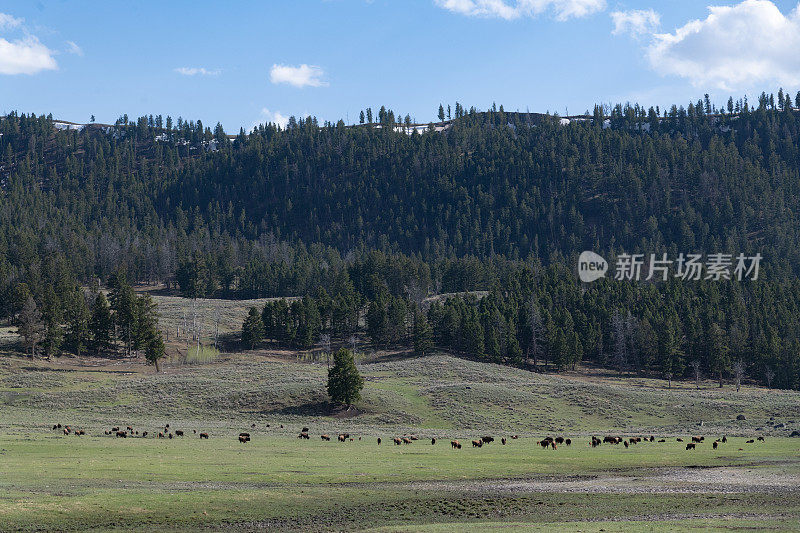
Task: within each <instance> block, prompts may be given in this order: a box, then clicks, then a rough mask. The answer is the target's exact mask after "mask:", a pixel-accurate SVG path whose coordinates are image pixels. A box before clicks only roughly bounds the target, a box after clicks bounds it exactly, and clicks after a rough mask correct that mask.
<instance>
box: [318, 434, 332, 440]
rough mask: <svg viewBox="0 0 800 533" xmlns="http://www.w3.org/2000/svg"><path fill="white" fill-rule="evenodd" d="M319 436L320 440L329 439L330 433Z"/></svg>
mask: <svg viewBox="0 0 800 533" xmlns="http://www.w3.org/2000/svg"><path fill="white" fill-rule="evenodd" d="M319 438H321V439H322V440H331V436H330V435H320V436H319Z"/></svg>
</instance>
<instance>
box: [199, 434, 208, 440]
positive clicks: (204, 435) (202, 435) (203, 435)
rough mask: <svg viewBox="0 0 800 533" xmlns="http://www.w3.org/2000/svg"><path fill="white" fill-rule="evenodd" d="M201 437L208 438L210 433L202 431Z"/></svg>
mask: <svg viewBox="0 0 800 533" xmlns="http://www.w3.org/2000/svg"><path fill="white" fill-rule="evenodd" d="M200 438H201V439H206V440H208V433H200Z"/></svg>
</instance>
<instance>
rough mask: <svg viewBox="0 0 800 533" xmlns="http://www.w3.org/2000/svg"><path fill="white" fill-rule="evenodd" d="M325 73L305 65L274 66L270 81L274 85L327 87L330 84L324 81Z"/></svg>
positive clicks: (317, 68) (270, 72) (271, 70)
mask: <svg viewBox="0 0 800 533" xmlns="http://www.w3.org/2000/svg"><path fill="white" fill-rule="evenodd" d="M324 75H325V72H324V71H323V70H322V69H321V68H320V67H317V66H314V65H306V64H305V63H304V64H302V65H300V66H298V67H294V66H291V65H278V64H275V65H272V69H270V71H269V79H270V81H271V82H272V83H274V84H280V83H286V84H288V85H292V86H293V87H298V88H302V87H327V86H328V82H326V81H323V80H322V77H323V76H324Z"/></svg>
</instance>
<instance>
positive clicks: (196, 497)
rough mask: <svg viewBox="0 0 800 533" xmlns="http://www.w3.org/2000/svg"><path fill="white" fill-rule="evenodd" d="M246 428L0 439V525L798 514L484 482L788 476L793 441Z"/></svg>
mask: <svg viewBox="0 0 800 533" xmlns="http://www.w3.org/2000/svg"><path fill="white" fill-rule="evenodd" d="M251 433H252V434H253V440H252V442H250V443H248V444H245V445H241V444H239V443H238V442H236V441H235V439H234V438H233V435H215V434H212V438H211V439H210V440H208V441H200V440H199V439H197V438H195V437H194V436H193V434H192V435H191V436H189V437H186V438H183V439H180V438H176V439H172V440H168V439H164V440H157V439H115V438H111V437H91V436H90V437H83V438H81V437H75V436H66V437H65V436H55V435H53V434H52V432H50V433H44V434H42V433H41V432H38V433H35V434H29V435H26V434H18V435H4V436H2V437H0V454H1V455H0V457H1V458H2V462H0V465H1V466H0V489H2V490H0V494H2V497H0V524H6V526H7V527H9V528H14V529H16V528H26V527H34V526H36V527H38V528H45V529H47V528H50V527H59V528H66V529H69V528H72V527H76V528H83V527H91V528H108V527H111V526H113V525H114V524H117V525H124V526H125V528H131V529H136V528H147V527H152V526H155V525H162V526H163V525H166V526H169V527H176V528H183V527H187V528H191V527H193V526H196V525H198V524H204V525H209V526H219V527H221V526H222V525H223V524H224V523H228V522H233V523H235V524H238V525H241V526H244V525H246V524H248V523H262V524H263V523H270V524H273V525H276V526H279V527H280V528H288V529H291V528H294V527H297V528H299V529H306V527H308V526H310V525H311V524H316V523H319V522H320V521H322V523H323V524H324V525H325V526H327V527H330V528H332V529H338V528H352V527H354V526H356V525H359V526H364V527H372V526H377V525H382V524H383V525H385V524H395V525H397V526H403V525H405V526H413V527H412V529H414V528H417V527H419V526H420V525H422V524H437V523H440V522H442V523H443V524H445V525H441V526H439V527H442V528H445V529H446V528H447V527H449V526H452V524H449V526H448V525H447V524H448V523H450V522H453V521H457V522H461V523H471V522H480V521H486V520H492V521H498V519H499V521H500V522H501V523H502V522H504V521H506V520H514V519H515V518H516V519H524V520H529V521H532V522H533V523H536V522H540V521H544V522H552V521H558V520H569V521H575V520H580V521H581V523H582V525H583V521H585V520H595V519H597V518H606V519H607V518H615V519H617V518H620V519H631V520H636V518H637V517H642V516H651V515H652V516H671V515H680V514H681V513H684V514H685V513H687V512H690V514H691V515H692V517H694V518H698V516H697V515H700V516H699V518H700V519H703V516H704V515H707V516H708V518H707V520H712V521H713V520H717V519H718V518H717V517H719V516H722V517H723V518H721V519H720V520H722V521H723V522H721V523H724V521H726V520H728V521H729V520H730V519H731V518H730V517H731V516H733V517H734V518H735V517H737V516H741V515H742V513H746V512H751V513H758V514H765V513H766V514H767V515H769V516H770V517H771V518H770V519H772V520H775V521H778V522H780V521H781V520H782V519H783V517H786V516H787V515H788V516H789V517H791V518H795V519H796V518H798V517H800V512H799V511H800V494H797V493H796V492H786V493H783V494H778V493H771V492H769V491H765V492H763V493H759V492H756V493H750V494H720V493H707V494H706V493H700V494H689V493H681V491H684V490H687V487H690V486H691V484H690V483H687V482H685V481H681V479H679V478H676V479H674V480H671V481H670V482H669V483H670V485H671V486H672V487H673V489H675V492H676V494H658V495H654V494H650V493H648V492H643V493H638V492H634V493H627V492H620V493H607V494H605V493H599V494H591V493H589V494H580V493H559V492H550V491H547V490H546V489H547V487H543V489H544V490H543V491H537V492H525V491H523V492H519V493H508V492H506V491H505V490H503V489H493V488H492V487H493V485H494V484H496V483H498V481H496V480H502V479H506V480H511V482H514V480H531V482H532V483H537V482H545V483H547V482H553V481H554V480H562V481H566V482H573V481H586V482H588V481H589V480H592V479H595V480H597V482H598V483H602V484H608V485H609V487H612V488H616V489H618V490H624V489H627V488H630V487H632V486H644V485H652V486H653V487H658V486H660V484H661V483H662V481H661V480H660V478H659V476H662V475H663V474H664V472H671V471H672V469H674V468H677V467H680V466H692V467H694V468H698V467H713V466H722V465H739V469H740V470H741V471H742V472H747V471H750V472H751V474H752V472H753V471H754V472H755V473H754V474H752V475H751V478H749V479H752V480H755V479H758V478H759V477H764V476H770V475H778V476H783V477H782V478H781V479H784V481H785V477H786V475H794V476H796V475H797V473H798V470H797V468H798V461H800V459H798V455H800V445H799V444H798V443H797V441H793V440H790V439H770V440H768V441H767V442H765V443H759V444H756V445H746V444H744V439H732V440H731V442H729V443H728V444H727V445H726V447H725V449H724V450H722V451H718V452H714V451H713V450H711V447H710V445H704V446H701V448H700V449H699V450H697V451H696V452H694V453H689V452H686V451H685V450H683V447H682V445H681V444H680V443H677V442H669V443H663V444H658V443H652V444H650V443H648V444H640V445H637V446H636V447H632V448H629V449H627V450H626V449H624V448H619V447H612V446H601V447H599V448H596V449H591V448H589V447H587V446H586V445H585V443H576V445H574V446H573V447H571V448H566V447H563V448H561V449H559V450H557V451H552V450H542V449H541V448H540V447H538V446H536V444H535V442H534V441H533V440H532V439H520V440H517V441H513V442H512V443H511V444H509V445H508V446H505V447H504V446H501V445H499V444H492V445H487V446H485V447H483V448H481V449H472V448H464V449H462V450H460V451H454V450H452V449H450V447H449V445H448V443H447V442H443V443H439V444H437V445H436V446H431V445H430V444H429V443H425V442H423V441H417V442H415V443H414V444H411V445H408V446H405V445H404V446H394V445H387V444H386V443H384V444H383V445H381V446H378V445H377V444H376V443H375V442H374V441H373V440H372V439H369V440H362V441H358V440H356V441H354V442H347V443H338V442H323V441H320V440H318V439H314V440H310V441H300V440H297V439H293V438H289V437H274V436H270V435H268V430H266V429H264V430H257V431H251ZM384 440H386V439H384ZM740 447H742V448H744V450H743V451H741V452H739V451H738V448H740ZM778 461H780V462H781V463H780V467H778V465H776V462H778ZM787 465H790V466H791V468H789V469H787V468H786V466H787ZM43 474H46V475H43ZM518 482H522V481H518ZM550 490H551V491H552V489H550ZM353 517H357V519H358V523H356V522H353V519H354V518H353ZM273 521H274V522H273ZM474 525H477V524H474ZM537 527H538V526H537ZM542 527H543V526H542ZM687 527H688V524H687ZM432 530H434V531H436V530H437V529H436V528H435V527H434V528H433V529H432Z"/></svg>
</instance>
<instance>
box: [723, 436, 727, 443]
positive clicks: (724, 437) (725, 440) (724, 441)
mask: <svg viewBox="0 0 800 533" xmlns="http://www.w3.org/2000/svg"><path fill="white" fill-rule="evenodd" d="M722 442H723V443H726V442H728V437H726V436H725V435H723V436H722Z"/></svg>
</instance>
